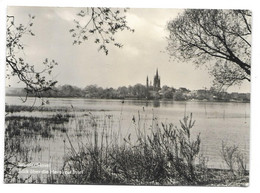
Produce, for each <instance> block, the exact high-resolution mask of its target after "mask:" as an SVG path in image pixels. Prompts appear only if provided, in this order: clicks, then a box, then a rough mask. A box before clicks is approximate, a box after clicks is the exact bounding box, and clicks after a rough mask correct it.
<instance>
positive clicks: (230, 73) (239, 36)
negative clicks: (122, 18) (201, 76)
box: [167, 9, 251, 88]
mask: <svg viewBox="0 0 260 193" xmlns="http://www.w3.org/2000/svg"><path fill="white" fill-rule="evenodd" d="M167 29H168V30H169V32H170V35H169V37H168V47H167V50H168V52H169V54H170V55H171V56H172V57H173V58H176V59H179V60H181V61H184V62H185V61H193V62H194V63H196V64H197V65H202V64H206V63H207V67H208V68H209V72H210V74H211V75H212V76H213V77H214V81H213V84H214V85H215V86H217V87H219V88H224V87H226V88H228V87H229V86H231V85H235V84H238V85H239V84H241V82H242V81H243V80H247V81H250V73H251V12H250V11H248V10H205V9H203V10H202V9H196V10H195V9H191V10H185V11H184V12H183V13H182V14H180V15H179V16H178V18H177V19H174V20H172V21H170V22H169V23H168V25H167ZM212 63H213V64H212Z"/></svg>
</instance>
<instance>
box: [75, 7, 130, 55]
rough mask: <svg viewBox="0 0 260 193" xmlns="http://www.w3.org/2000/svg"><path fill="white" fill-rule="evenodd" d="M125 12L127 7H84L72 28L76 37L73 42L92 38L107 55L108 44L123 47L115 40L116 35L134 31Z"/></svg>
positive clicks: (76, 42) (79, 42) (77, 42)
mask: <svg viewBox="0 0 260 193" xmlns="http://www.w3.org/2000/svg"><path fill="white" fill-rule="evenodd" d="M125 12H127V9H116V8H108V7H97V8H94V7H90V8H86V9H85V10H83V9H82V10H81V11H80V12H79V13H78V14H77V16H78V17H79V20H76V19H75V20H74V23H75V27H74V28H73V29H71V30H70V32H71V34H72V37H73V38H74V41H73V44H81V43H82V42H84V41H86V40H89V39H90V38H92V39H93V40H94V43H96V44H98V45H99V48H98V50H102V51H104V52H105V54H106V55H107V54H108V48H107V45H108V44H113V45H114V46H116V47H119V48H121V47H122V46H123V45H122V44H121V43H119V42H117V41H116V40H115V37H114V35H115V34H116V33H117V32H118V31H123V30H129V31H131V32H134V30H133V29H131V28H130V27H129V26H128V25H127V21H126V16H125V15H124V13H125Z"/></svg>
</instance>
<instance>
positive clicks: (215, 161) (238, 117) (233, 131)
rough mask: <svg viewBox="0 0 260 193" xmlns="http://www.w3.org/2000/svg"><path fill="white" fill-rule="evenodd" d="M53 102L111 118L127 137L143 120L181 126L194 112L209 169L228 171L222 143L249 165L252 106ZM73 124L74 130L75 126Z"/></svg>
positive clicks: (52, 102) (194, 131) (52, 101)
mask: <svg viewBox="0 0 260 193" xmlns="http://www.w3.org/2000/svg"><path fill="white" fill-rule="evenodd" d="M49 101H50V103H49V104H47V105H46V106H47V107H48V106H49V107H66V108H73V109H84V110H86V111H89V112H91V113H92V114H94V115H98V116H107V115H111V116H113V117H114V120H115V123H117V122H120V128H121V132H122V135H123V137H125V136H127V135H128V134H129V133H133V132H134V131H133V127H134V126H133V121H134V120H137V119H141V120H142V121H143V122H142V123H144V124H146V127H145V128H147V129H148V128H149V125H150V124H152V120H153V119H154V118H156V119H157V120H158V122H159V123H161V122H163V123H173V124H174V125H176V126H177V127H179V126H180V124H179V120H182V119H183V117H184V115H190V113H192V115H193V119H194V120H195V121H196V122H195V125H194V127H193V128H192V135H193V136H196V135H197V134H199V133H200V136H201V152H202V153H203V155H204V156H205V157H206V158H207V159H208V163H207V164H208V166H209V167H214V168H226V166H225V164H224V162H223V161H222V159H221V156H220V150H221V144H222V141H224V142H226V143H228V144H230V145H233V144H234V145H238V146H239V148H240V150H241V152H242V153H244V154H245V156H246V157H247V163H248V165H249V144H250V143H249V137H250V103H233V102H232V103H231V102H206V101H200V102H198V101H144V100H124V101H122V100H108V99H78V98H51V99H49ZM33 102H34V98H28V100H27V102H26V103H22V102H21V100H20V99H19V97H6V104H8V105H32V104H33ZM35 105H36V106H37V105H40V101H36V104H35ZM34 115H36V114H34ZM39 116H41V114H39ZM117 120H118V121H117ZM71 124H72V127H73V123H71ZM115 126H116V127H118V125H115ZM57 148H58V147H57V145H55V144H54V145H53V149H56V150H57V151H60V152H62V151H63V150H58V149H57ZM60 148H62V146H60ZM53 154H55V150H54V152H53Z"/></svg>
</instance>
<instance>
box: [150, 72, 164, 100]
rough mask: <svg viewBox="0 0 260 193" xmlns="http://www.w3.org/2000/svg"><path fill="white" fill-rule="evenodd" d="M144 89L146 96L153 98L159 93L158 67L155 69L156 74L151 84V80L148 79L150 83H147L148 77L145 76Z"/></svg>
mask: <svg viewBox="0 0 260 193" xmlns="http://www.w3.org/2000/svg"><path fill="white" fill-rule="evenodd" d="M146 89H147V98H150V97H151V96H152V97H153V98H158V97H159V93H160V90H161V78H160V76H159V73H158V68H157V69H156V74H155V76H154V78H153V84H152V81H150V84H149V78H148V76H147V78H146Z"/></svg>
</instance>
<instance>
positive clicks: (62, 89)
mask: <svg viewBox="0 0 260 193" xmlns="http://www.w3.org/2000/svg"><path fill="white" fill-rule="evenodd" d="M6 95H7V96H25V95H26V92H25V90H24V89H22V88H7V89H6ZM29 96H30V95H29ZM31 96H32V95H31ZM41 96H42V97H74V98H75V97H77V98H99V99H126V98H128V99H167V100H176V101H185V100H207V101H240V102H248V101H250V93H237V92H233V93H227V92H218V91H216V90H215V89H214V88H210V89H200V90H194V91H191V90H188V89H186V88H178V89H176V88H173V87H168V86H166V85H164V86H163V87H162V88H161V89H160V90H157V91H154V90H153V87H149V88H147V87H146V86H145V85H142V84H136V85H134V86H128V87H126V86H121V87H118V88H117V89H115V88H112V87H111V88H102V87H99V86H97V85H88V86H86V87H85V88H83V89H82V88H79V87H76V86H71V85H63V86H57V87H54V88H53V89H52V90H49V91H46V92H43V93H41Z"/></svg>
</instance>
